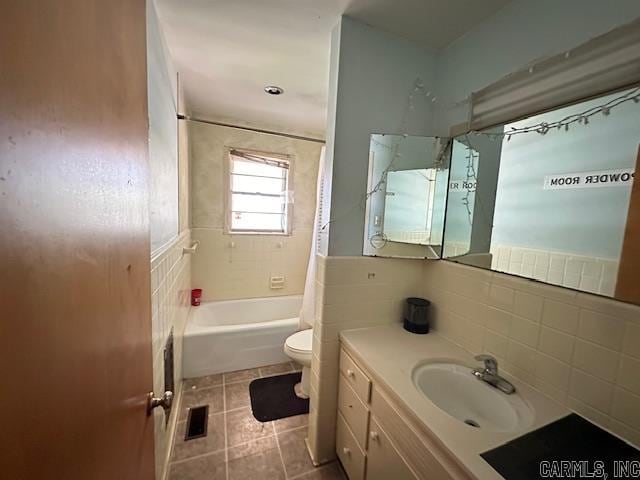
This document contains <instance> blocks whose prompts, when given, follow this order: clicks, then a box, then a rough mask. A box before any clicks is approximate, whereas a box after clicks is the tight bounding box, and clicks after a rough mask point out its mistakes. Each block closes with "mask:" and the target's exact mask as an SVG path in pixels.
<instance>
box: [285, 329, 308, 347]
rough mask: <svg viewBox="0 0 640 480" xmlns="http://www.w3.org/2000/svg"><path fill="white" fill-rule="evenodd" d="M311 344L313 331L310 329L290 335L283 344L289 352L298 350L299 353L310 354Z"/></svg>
mask: <svg viewBox="0 0 640 480" xmlns="http://www.w3.org/2000/svg"><path fill="white" fill-rule="evenodd" d="M312 342H313V329H312V328H310V329H308V330H302V331H301V332H297V333H294V334H293V335H290V336H289V338H287V341H286V342H285V343H286V344H287V347H289V348H290V349H291V350H298V351H299V352H310V351H311V344H312Z"/></svg>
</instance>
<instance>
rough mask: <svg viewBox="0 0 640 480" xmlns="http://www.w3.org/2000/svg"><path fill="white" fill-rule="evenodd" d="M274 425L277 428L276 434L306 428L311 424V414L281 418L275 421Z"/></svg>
mask: <svg viewBox="0 0 640 480" xmlns="http://www.w3.org/2000/svg"><path fill="white" fill-rule="evenodd" d="M273 424H274V425H275V427H276V432H284V431H286V430H293V429H294V428H300V427H305V426H307V425H308V424H309V414H308V413H306V414H304V415H296V416H294V417H287V418H281V419H280V420H274V422H273Z"/></svg>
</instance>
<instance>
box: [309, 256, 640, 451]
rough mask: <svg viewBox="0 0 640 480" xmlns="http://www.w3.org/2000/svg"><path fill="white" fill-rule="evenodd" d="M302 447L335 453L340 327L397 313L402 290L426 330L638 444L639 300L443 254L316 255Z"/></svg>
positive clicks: (397, 315)
mask: <svg viewBox="0 0 640 480" xmlns="http://www.w3.org/2000/svg"><path fill="white" fill-rule="evenodd" d="M316 293H317V301H316V310H317V316H318V321H317V323H316V325H315V326H314V337H313V360H312V366H311V370H312V375H311V407H310V421H309V439H308V440H309V447H310V451H311V453H312V455H313V457H314V460H315V461H316V462H325V461H329V460H331V459H333V458H334V457H335V453H334V450H335V416H336V395H337V379H338V356H339V340H338V338H339V334H340V331H342V330H346V329H352V328H360V327H368V326H375V325H381V324H385V323H389V322H395V321H401V313H402V305H403V302H404V299H405V298H406V297H409V296H422V297H426V298H428V299H430V300H431V301H432V302H433V314H434V317H433V328H434V330H436V331H437V332H438V333H439V334H441V335H443V336H445V337H447V338H449V339H450V340H451V341H453V342H454V343H456V344H458V345H460V346H462V347H463V348H465V349H467V350H469V351H470V352H472V353H474V354H475V353H480V352H488V353H491V354H493V355H494V356H496V357H497V358H498V361H499V363H500V368H501V369H504V370H505V371H506V372H508V373H510V374H511V375H514V376H515V377H517V378H519V379H520V380H521V381H524V382H527V383H529V384H530V385H531V386H533V387H534V388H537V389H539V390H540V391H542V392H543V393H545V394H547V395H548V396H550V397H551V398H554V399H555V400H557V401H558V402H560V403H562V404H564V405H565V406H567V408H569V409H572V410H574V411H576V412H578V413H580V414H582V415H584V416H585V417H587V418H589V419H591V420H592V421H594V422H596V423H598V424H600V425H602V426H603V427H605V428H608V429H610V430H612V431H613V432H615V433H617V434H618V435H620V436H622V437H623V438H625V439H627V440H629V441H631V442H632V443H635V444H637V445H640V380H639V379H640V375H639V374H638V372H640V370H639V369H640V307H638V306H634V305H629V304H624V303H621V302H617V301H615V300H611V299H607V298H603V297H598V296H594V295H590V294H587V293H579V292H575V291H571V290H567V289H564V288H560V287H555V286H552V285H545V284H542V283H538V282H534V281H531V280H527V279H523V278H518V277H513V276H509V275H504V274H500V273H495V272H491V271H487V270H483V269H479V268H473V267H467V266H464V265H460V264H456V263H453V262H446V261H421V260H402V259H383V258H371V257H322V256H319V257H318V270H317V276H316Z"/></svg>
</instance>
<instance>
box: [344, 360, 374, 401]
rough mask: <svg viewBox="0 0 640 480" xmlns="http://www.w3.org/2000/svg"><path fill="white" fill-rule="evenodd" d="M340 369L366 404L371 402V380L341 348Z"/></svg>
mask: <svg viewBox="0 0 640 480" xmlns="http://www.w3.org/2000/svg"><path fill="white" fill-rule="evenodd" d="M340 371H341V372H342V374H343V375H344V376H345V378H346V379H347V381H348V383H349V385H351V387H352V388H353V390H354V391H355V392H356V393H357V394H358V397H360V400H362V401H363V402H364V403H365V404H367V403H369V397H370V395H371V380H369V378H368V377H367V376H366V375H365V374H364V372H363V371H362V370H360V367H358V366H357V365H356V363H355V362H354V361H353V359H352V358H351V357H350V356H349V355H348V354H347V353H346V352H345V351H344V350H340Z"/></svg>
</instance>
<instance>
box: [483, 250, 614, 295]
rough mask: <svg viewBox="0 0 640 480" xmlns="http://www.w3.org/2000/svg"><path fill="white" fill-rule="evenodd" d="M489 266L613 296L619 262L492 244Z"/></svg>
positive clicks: (501, 270) (555, 283)
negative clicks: (490, 263)
mask: <svg viewBox="0 0 640 480" xmlns="http://www.w3.org/2000/svg"><path fill="white" fill-rule="evenodd" d="M491 254H492V255H493V259H492V265H491V268H492V269H494V270H498V271H500V272H505V273H512V274H514V275H522V276H525V277H529V278H534V279H536V280H540V281H543V282H548V283H553V284H554V285H561V286H564V287H568V288H575V289H579V290H582V291H585V292H591V293H598V294H601V295H607V296H613V294H614V292H615V286H616V278H617V275H618V262H617V261H616V260H612V259H608V258H597V257H587V256H582V255H572V254H568V253H562V252H552V251H546V250H535V249H531V248H523V247H513V246H510V245H495V246H494V245H492V246H491Z"/></svg>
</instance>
